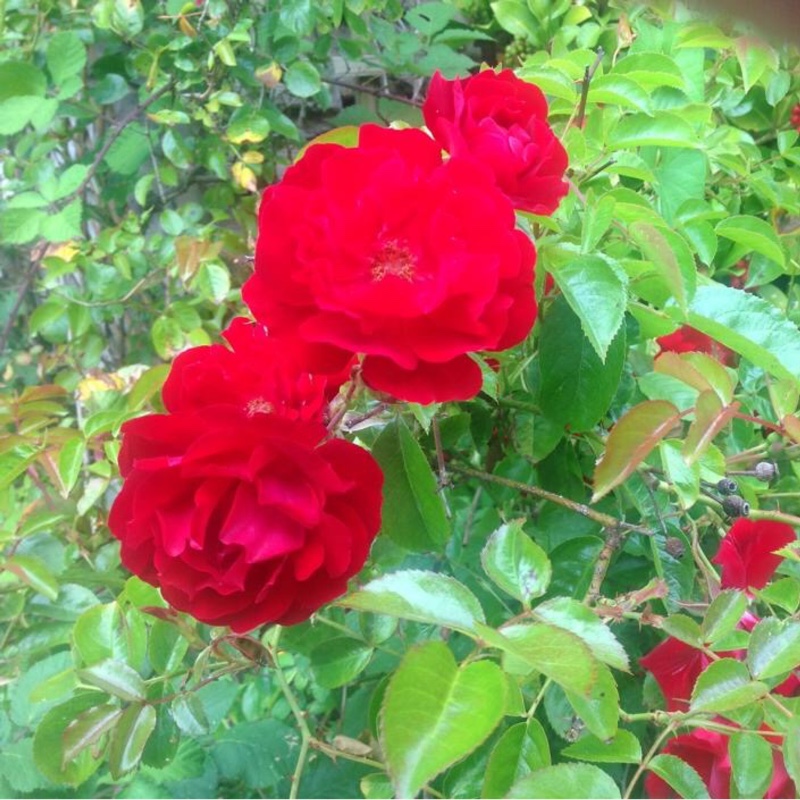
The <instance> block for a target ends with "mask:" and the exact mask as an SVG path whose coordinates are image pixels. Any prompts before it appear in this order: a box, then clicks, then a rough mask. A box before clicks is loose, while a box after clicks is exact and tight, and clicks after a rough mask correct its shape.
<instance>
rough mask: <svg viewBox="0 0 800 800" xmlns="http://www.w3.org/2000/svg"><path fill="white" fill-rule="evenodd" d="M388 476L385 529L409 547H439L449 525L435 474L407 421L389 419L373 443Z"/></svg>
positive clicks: (447, 534) (375, 453)
mask: <svg viewBox="0 0 800 800" xmlns="http://www.w3.org/2000/svg"><path fill="white" fill-rule="evenodd" d="M372 455H373V456H374V457H375V459H376V460H377V462H378V464H380V466H381V469H382V470H383V474H384V476H385V482H384V489H383V526H382V529H381V530H382V532H383V533H385V534H386V535H387V536H388V537H389V538H390V539H392V540H393V541H395V542H397V544H399V545H401V546H402V547H405V548H407V549H409V550H432V549H433V550H440V549H441V548H442V545H443V544H444V543H445V542H446V541H447V538H448V536H449V534H450V526H449V523H448V521H447V516H446V514H445V510H444V504H443V503H442V498H441V496H440V494H439V492H438V487H437V485H436V478H434V476H433V472H432V471H431V468H430V465H429V464H428V461H427V459H426V458H425V454H424V453H423V452H422V449H421V448H420V446H419V444H418V443H417V442H416V440H415V439H414V437H413V436H412V435H411V433H410V431H409V430H408V428H407V427H406V424H405V423H404V422H403V421H402V420H400V419H398V420H396V421H394V422H391V423H389V424H388V425H387V426H386V427H385V428H384V429H383V431H382V432H381V434H380V436H379V437H378V438H377V440H376V441H375V444H374V445H373V447H372Z"/></svg>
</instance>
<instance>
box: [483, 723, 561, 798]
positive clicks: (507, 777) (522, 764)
mask: <svg viewBox="0 0 800 800" xmlns="http://www.w3.org/2000/svg"><path fill="white" fill-rule="evenodd" d="M549 766H550V745H549V744H548V742H547V734H546V733H545V731H544V728H543V727H542V725H541V723H540V722H539V721H538V720H537V719H531V720H530V721H529V722H527V723H525V722H520V723H518V724H517V725H512V726H511V727H510V728H509V729H508V730H507V731H505V733H503V735H502V736H501V737H500V738H499V739H498V740H497V744H496V745H495V746H494V748H493V749H492V752H491V754H490V755H489V761H488V763H487V764H486V777H485V778H484V781H483V789H482V790H481V797H484V798H491V797H505V796H506V795H507V794H508V791H509V789H510V788H511V786H512V785H513V784H514V783H515V782H516V781H518V780H519V779H520V778H524V777H525V776H526V775H529V774H530V773H531V772H534V771H535V770H537V769H540V768H541V767H549Z"/></svg>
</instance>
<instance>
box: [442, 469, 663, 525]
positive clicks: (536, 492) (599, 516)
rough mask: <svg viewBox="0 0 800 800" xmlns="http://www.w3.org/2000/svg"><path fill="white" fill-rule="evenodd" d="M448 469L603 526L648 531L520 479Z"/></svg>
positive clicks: (478, 471)
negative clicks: (536, 499)
mask: <svg viewBox="0 0 800 800" xmlns="http://www.w3.org/2000/svg"><path fill="white" fill-rule="evenodd" d="M450 469H451V470H452V471H453V472H460V473H461V474H462V475H467V476H469V477H471V478H477V479H478V480H482V481H487V482H488V483H496V484H498V485H499V486H507V487H508V488H509V489H515V490H516V491H518V492H520V493H521V494H529V495H533V496H534V497H538V498H540V499H542V500H549V501H550V502H551V503H556V504H557V505H560V506H563V507H564V508H568V509H569V510H570V511H574V512H575V513H576V514H580V515H581V516H582V517H587V518H588V519H591V520H593V521H594V522H597V523H598V524H600V525H602V526H603V527H604V528H612V529H621V530H625V531H636V532H637V533H645V534H649V533H650V531H649V530H648V529H647V528H643V527H641V526H639V525H631V524H630V523H628V522H623V521H622V520H618V519H617V518H616V517H612V516H610V515H609V514H603V513H602V512H601V511H596V510H595V509H593V508H590V507H589V506H587V505H586V504H585V503H577V502H575V501H574V500H570V499H569V498H567V497H562V496H561V495H560V494H555V493H554V492H548V491H547V490H546V489H541V488H540V487H538V486H532V485H530V484H527V483H521V482H520V481H514V480H511V479H510V478H503V477H502V476H500V475H492V474H491V473H489V472H482V471H481V470H478V469H472V468H471V467H462V466H460V465H459V464H453V463H451V464H450Z"/></svg>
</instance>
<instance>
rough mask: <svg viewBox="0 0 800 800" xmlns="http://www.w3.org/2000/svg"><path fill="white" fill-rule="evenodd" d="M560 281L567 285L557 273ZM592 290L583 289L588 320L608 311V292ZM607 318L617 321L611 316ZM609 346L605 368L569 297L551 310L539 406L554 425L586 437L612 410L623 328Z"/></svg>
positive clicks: (542, 344)
mask: <svg viewBox="0 0 800 800" xmlns="http://www.w3.org/2000/svg"><path fill="white" fill-rule="evenodd" d="M587 258H589V257H587ZM597 260H598V261H599V259H597ZM556 280H558V281H559V282H560V281H561V274H560V273H556ZM560 285H561V284H560ZM592 285H593V284H592V280H591V279H589V280H587V283H586V286H585V287H584V288H583V289H579V290H578V291H579V295H580V299H579V300H578V302H580V303H581V304H582V305H581V314H584V315H587V316H591V315H592V314H593V311H592V309H598V308H603V307H604V306H603V303H604V301H603V300H602V292H600V293H598V294H594V293H593V292H592V290H591V286H592ZM594 286H595V287H596V286H597V284H594ZM562 290H563V291H564V292H565V295H566V292H567V291H568V290H567V289H566V288H564V287H563V286H562ZM623 295H624V290H623ZM592 298H593V299H592ZM567 299H568V298H567ZM612 313H613V312H612ZM623 316H624V310H623V309H620V314H619V320H618V322H620V323H621V321H622V317H623ZM602 317H603V313H596V314H595V318H596V319H597V320H599V319H601V318H602ZM606 319H607V320H608V321H609V322H611V320H610V317H606ZM605 346H606V349H605V350H604V351H603V357H605V363H603V361H602V360H601V357H600V356H599V355H598V352H597V348H596V346H595V345H592V344H591V343H590V341H589V339H587V338H586V336H584V333H583V331H582V330H581V324H579V318H578V317H576V316H575V313H574V311H573V310H572V309H571V308H570V307H569V305H568V304H567V302H566V301H565V300H564V299H563V298H561V297H559V298H558V299H557V300H556V301H555V302H554V303H553V305H552V306H551V307H550V309H548V312H547V314H546V315H545V317H544V320H543V322H542V328H541V336H540V339H539V368H540V370H541V376H542V377H541V384H540V387H539V403H540V405H541V408H542V412H543V413H544V414H545V416H546V417H547V418H548V419H549V420H550V421H551V422H552V423H553V424H554V425H556V426H558V427H561V428H563V427H565V426H569V428H570V430H571V431H573V432H575V433H580V432H583V431H587V430H591V429H592V428H594V426H595V425H596V424H597V423H598V421H599V420H600V419H602V417H603V416H604V415H605V413H606V411H608V408H609V406H610V405H611V401H612V399H613V397H614V394H615V392H616V391H617V387H618V385H619V380H620V377H621V375H622V367H623V363H624V360H625V353H626V347H625V329H624V328H623V327H619V325H618V329H617V332H616V336H615V337H614V338H613V339H612V340H611V341H610V342H605Z"/></svg>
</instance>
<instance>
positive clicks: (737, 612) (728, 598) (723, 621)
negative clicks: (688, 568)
mask: <svg viewBox="0 0 800 800" xmlns="http://www.w3.org/2000/svg"><path fill="white" fill-rule="evenodd" d="M746 610H747V595H746V594H745V593H744V592H737V591H735V590H733V589H728V590H727V591H724V592H720V593H719V594H718V595H717V596H716V597H715V598H714V599H713V600H712V602H711V605H710V606H709V607H708V611H706V616H705V619H704V620H703V625H702V630H703V641H704V642H708V643H709V644H714V642H716V641H718V640H719V639H721V638H722V637H723V636H727V635H728V634H729V633H732V632H733V631H734V630H736V626H737V625H738V624H739V620H740V619H741V618H742V614H744V612H745V611H746Z"/></svg>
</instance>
